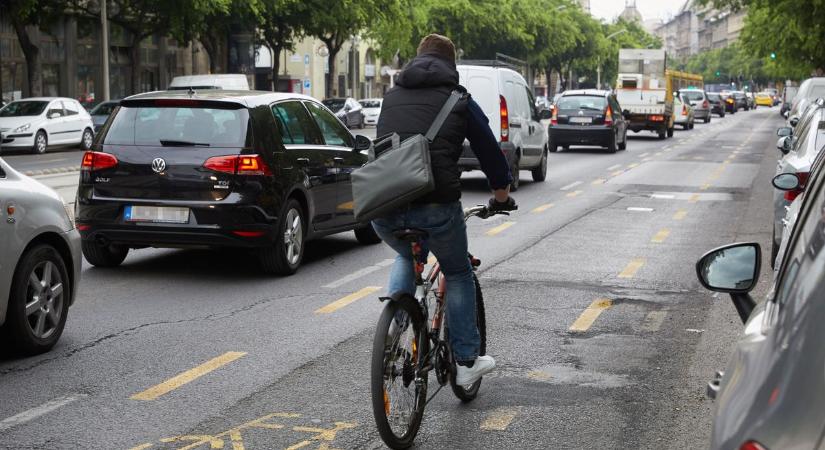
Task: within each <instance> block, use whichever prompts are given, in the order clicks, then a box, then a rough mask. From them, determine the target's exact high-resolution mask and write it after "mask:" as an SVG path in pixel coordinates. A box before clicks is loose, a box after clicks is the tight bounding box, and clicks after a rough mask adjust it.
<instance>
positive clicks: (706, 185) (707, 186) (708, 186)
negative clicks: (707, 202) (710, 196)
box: [699, 183, 710, 191]
mask: <svg viewBox="0 0 825 450" xmlns="http://www.w3.org/2000/svg"><path fill="white" fill-rule="evenodd" d="M709 188H710V183H705V184H703V185H702V187H701V188H699V189H701V190H703V191H706V190H708V189H709Z"/></svg>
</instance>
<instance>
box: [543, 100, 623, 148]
mask: <svg viewBox="0 0 825 450" xmlns="http://www.w3.org/2000/svg"><path fill="white" fill-rule="evenodd" d="M547 130H548V133H550V136H549V144H548V145H549V147H550V151H557V149H558V147H559V146H562V147H564V148H565V149H567V148H569V147H570V146H571V145H596V146H599V147H605V148H607V151H609V152H611V153H615V152H616V150H624V149H626V148H627V121H625V118H624V116H623V114H622V108H621V106H620V105H619V102H618V100H616V96H615V95H613V94H612V93H611V92H610V91H602V90H595V89H592V90H591V89H588V90H574V91H566V92H564V93H563V94H562V96H561V97H559V100H558V102H556V108H555V109H554V110H553V116H552V118H551V120H550V126H549V127H548V129H547Z"/></svg>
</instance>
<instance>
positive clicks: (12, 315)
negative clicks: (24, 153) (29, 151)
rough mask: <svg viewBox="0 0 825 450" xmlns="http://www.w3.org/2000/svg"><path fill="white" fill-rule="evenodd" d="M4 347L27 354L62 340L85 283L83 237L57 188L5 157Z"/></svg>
mask: <svg viewBox="0 0 825 450" xmlns="http://www.w3.org/2000/svg"><path fill="white" fill-rule="evenodd" d="M0 202H1V203H0V206H2V209H0V228H2V230H3V231H2V232H0V255H2V258H0V346H2V347H3V348H7V349H11V350H12V351H14V352H17V353H22V354H26V355H31V354H37V353H42V352H45V351H48V350H49V349H51V348H52V347H53V346H54V345H55V344H56V343H57V341H58V339H60V335H61V334H62V333H63V327H64V326H65V325H66V318H67V317H68V314H69V306H71V304H72V302H74V299H75V295H76V294H77V286H78V284H79V283H80V268H81V259H80V235H79V234H78V232H77V230H76V229H75V225H74V220H72V212H71V210H70V208H69V207H68V206H67V205H66V204H65V203H64V202H63V199H62V198H60V196H59V195H58V194H57V193H56V192H55V191H53V190H52V189H50V188H48V187H46V186H44V185H43V184H41V183H39V182H37V181H36V180H33V179H31V178H29V177H27V176H25V175H23V174H21V173H19V172H17V171H15V170H14V169H12V168H11V166H9V165H8V164H6V162H5V161H3V159H2V158H0Z"/></svg>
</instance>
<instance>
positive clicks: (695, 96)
mask: <svg viewBox="0 0 825 450" xmlns="http://www.w3.org/2000/svg"><path fill="white" fill-rule="evenodd" d="M681 93H682V97H684V98H685V99H686V100H688V101H698V100H704V96H703V95H702V91H681Z"/></svg>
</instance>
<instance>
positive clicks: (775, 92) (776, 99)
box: [763, 88, 780, 106]
mask: <svg viewBox="0 0 825 450" xmlns="http://www.w3.org/2000/svg"><path fill="white" fill-rule="evenodd" d="M763 92H765V93H767V94H768V95H769V96H770V97H771V100H773V104H772V105H771V106H776V105H778V104H779V102H780V99H779V90H778V89H776V88H765V90H764V91H763Z"/></svg>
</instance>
